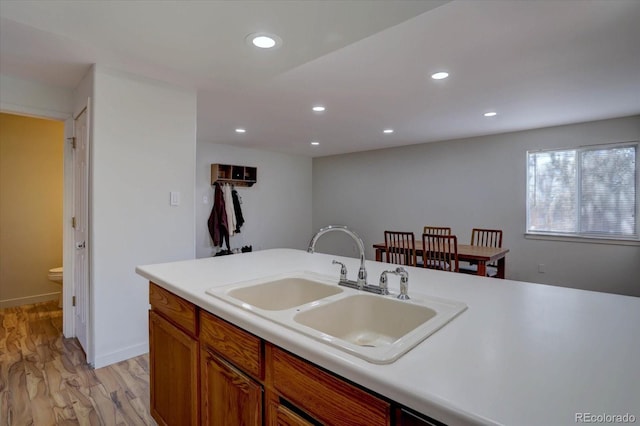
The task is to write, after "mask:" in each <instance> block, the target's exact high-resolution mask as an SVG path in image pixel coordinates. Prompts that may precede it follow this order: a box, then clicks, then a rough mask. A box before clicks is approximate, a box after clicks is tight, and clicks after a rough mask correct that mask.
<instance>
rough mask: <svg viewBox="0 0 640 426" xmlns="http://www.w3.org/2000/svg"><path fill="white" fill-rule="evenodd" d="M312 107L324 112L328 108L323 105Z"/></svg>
mask: <svg viewBox="0 0 640 426" xmlns="http://www.w3.org/2000/svg"><path fill="white" fill-rule="evenodd" d="M311 109H312V110H314V111H315V112H323V111H324V110H325V109H326V108H325V107H323V106H322V105H316V106H314V107H313V108H311Z"/></svg>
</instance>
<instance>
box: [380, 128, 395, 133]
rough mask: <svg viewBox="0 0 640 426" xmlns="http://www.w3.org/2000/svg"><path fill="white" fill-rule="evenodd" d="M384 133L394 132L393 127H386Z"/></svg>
mask: <svg viewBox="0 0 640 426" xmlns="http://www.w3.org/2000/svg"><path fill="white" fill-rule="evenodd" d="M382 132H383V133H393V129H384V130H383V131H382Z"/></svg>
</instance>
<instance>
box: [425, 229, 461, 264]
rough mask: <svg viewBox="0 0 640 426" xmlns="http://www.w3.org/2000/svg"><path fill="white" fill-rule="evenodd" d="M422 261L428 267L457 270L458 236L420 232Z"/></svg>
mask: <svg viewBox="0 0 640 426" xmlns="http://www.w3.org/2000/svg"><path fill="white" fill-rule="evenodd" d="M422 263H423V266H424V267H425V268H429V269H440V270H442V271H450V272H459V270H460V263H459V261H458V238H457V237H456V236H455V235H437V234H422Z"/></svg>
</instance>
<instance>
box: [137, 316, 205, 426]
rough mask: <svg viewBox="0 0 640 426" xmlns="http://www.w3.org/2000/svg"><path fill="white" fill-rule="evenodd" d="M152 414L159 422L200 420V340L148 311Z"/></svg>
mask: <svg viewBox="0 0 640 426" xmlns="http://www.w3.org/2000/svg"><path fill="white" fill-rule="evenodd" d="M149 364H150V384H151V389H150V392H151V401H150V402H151V407H150V408H151V416H152V417H153V418H154V419H155V420H156V422H158V424H159V425H168V426H174V425H197V424H199V423H198V403H197V400H198V377H197V371H198V342H197V341H196V340H195V339H193V338H192V337H190V336H189V335H188V334H186V333H185V332H184V331H182V330H180V329H179V328H178V327H177V326H176V325H174V324H172V323H171V322H169V321H168V320H166V319H165V318H164V317H163V316H162V315H160V314H157V313H156V312H155V311H153V310H151V311H149Z"/></svg>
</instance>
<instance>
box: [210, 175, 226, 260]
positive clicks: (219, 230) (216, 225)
mask: <svg viewBox="0 0 640 426" xmlns="http://www.w3.org/2000/svg"><path fill="white" fill-rule="evenodd" d="M214 189H215V193H214V196H213V209H211V214H210V215H209V221H208V222H207V225H208V226H209V235H211V239H212V240H213V245H214V246H216V247H222V244H223V243H224V242H225V239H226V242H227V249H229V248H230V245H229V225H228V223H227V212H226V208H225V204H224V195H223V192H222V188H220V185H219V184H218V183H215V184H214Z"/></svg>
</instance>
